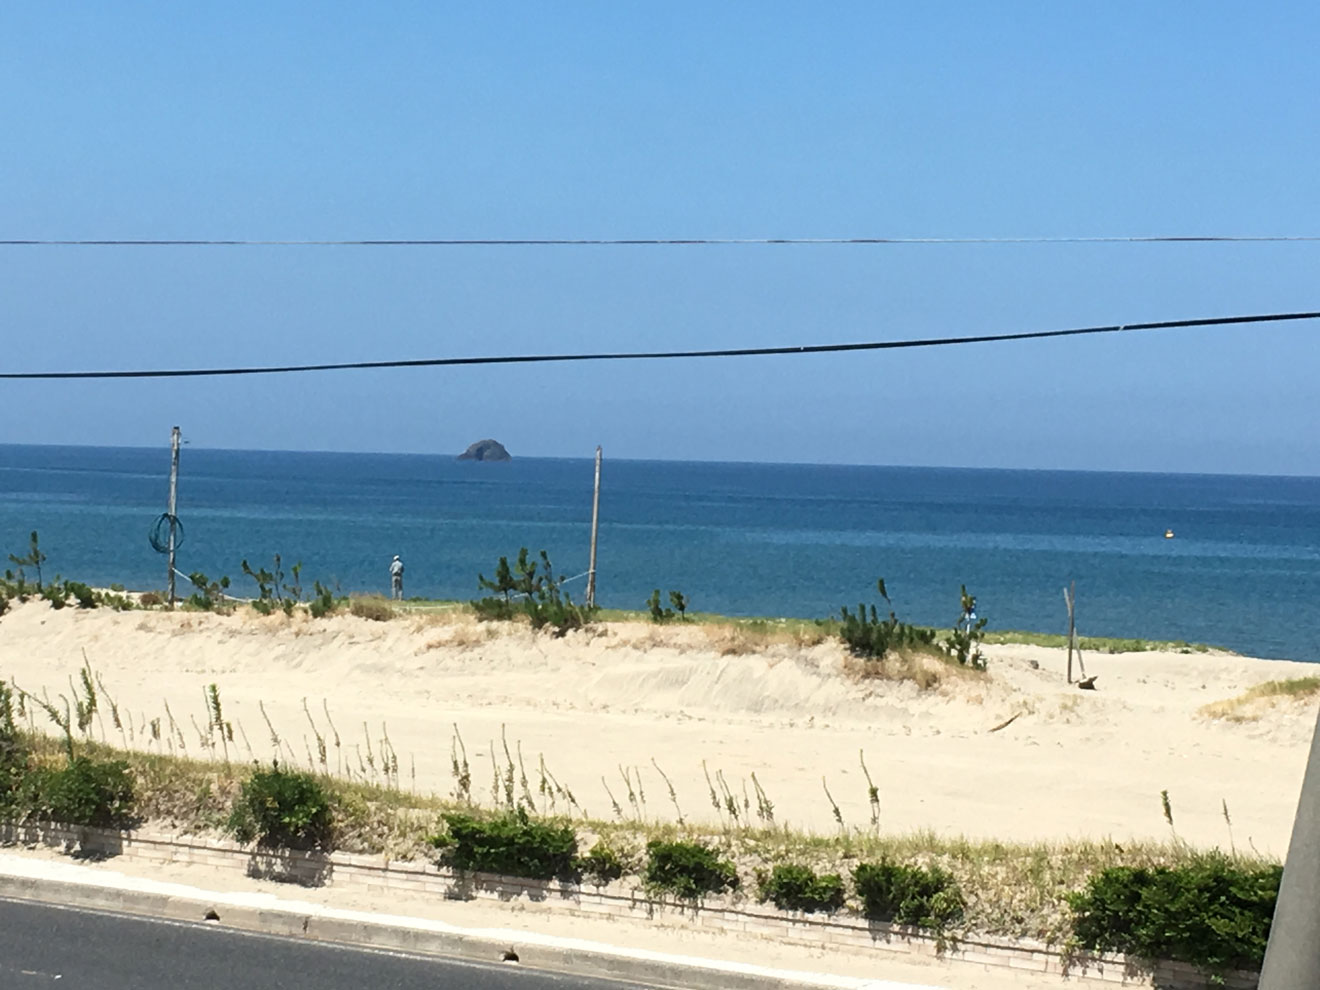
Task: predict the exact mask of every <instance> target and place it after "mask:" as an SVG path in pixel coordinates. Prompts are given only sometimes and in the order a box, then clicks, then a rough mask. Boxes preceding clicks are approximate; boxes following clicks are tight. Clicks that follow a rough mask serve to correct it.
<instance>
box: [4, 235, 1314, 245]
mask: <svg viewBox="0 0 1320 990" xmlns="http://www.w3.org/2000/svg"><path fill="white" fill-rule="evenodd" d="M1280 241H1320V234H1297V235H1292V234H1261V235H1249V234H1224V235H1199V234H1194V235H1187V234H1149V235H1145V234H1138V235H1119V236H1094V237H1091V236H1077V237H513V238H498V237H482V238H478V237H452V238H381V239H365V240H246V239H210V238H184V239H177V240H171V239H157V238H143V239H134V238H98V239H70V240H47V239H38V238H10V239H6V240H0V247H647V246H650V247H682V246H690V245H703V244H705V245H732V246H738V245H750V244H790V245H821V244H1219V243H1223V244H1243V243H1246V244H1254V243H1273V242H1280Z"/></svg>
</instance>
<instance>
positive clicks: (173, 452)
mask: <svg viewBox="0 0 1320 990" xmlns="http://www.w3.org/2000/svg"><path fill="white" fill-rule="evenodd" d="M178 507H179V428H178V427H177V426H176V427H174V430H173V432H172V433H171V434H170V550H169V560H170V574H169V589H170V608H173V607H174V536H175V526H176V523H177V519H176V516H177V511H176V510H177V509H178Z"/></svg>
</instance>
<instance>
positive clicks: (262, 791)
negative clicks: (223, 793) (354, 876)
mask: <svg viewBox="0 0 1320 990" xmlns="http://www.w3.org/2000/svg"><path fill="white" fill-rule="evenodd" d="M333 825H334V816H333V811H332V808H331V804H330V795H329V793H328V792H327V790H326V788H325V787H324V786H323V785H322V783H321V781H320V780H319V779H318V778H316V777H314V776H312V775H311V774H310V773H303V772H302V771H300V770H285V769H284V768H282V767H281V766H280V765H279V764H278V763H274V764H272V765H271V768H270V769H269V770H266V769H262V768H258V769H256V770H255V771H253V773H252V776H251V777H249V778H248V779H247V780H245V781H243V784H242V787H241V788H240V789H239V794H238V797H237V798H235V799H234V804H233V807H232V808H231V809H230V813H229V821H228V822H227V830H228V831H229V833H230V834H231V835H233V836H234V838H236V839H237V840H238V841H239V842H254V841H255V842H256V843H257V844H258V845H261V846H270V847H276V848H287V849H329V848H330V845H331V840H332V837H333Z"/></svg>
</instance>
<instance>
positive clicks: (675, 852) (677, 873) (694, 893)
mask: <svg viewBox="0 0 1320 990" xmlns="http://www.w3.org/2000/svg"><path fill="white" fill-rule="evenodd" d="M646 857H647V858H646V867H645V869H644V870H643V872H642V881H643V882H644V883H645V884H646V886H648V887H650V888H651V889H653V890H657V891H663V892H665V893H670V894H674V895H676V896H678V897H683V898H687V899H689V900H696V899H697V898H699V897H701V896H702V895H704V894H717V893H721V892H722V891H725V890H733V889H735V888H736V887H737V886H738V871H737V870H736V869H735V868H734V865H733V864H732V863H731V862H729V861H728V860H725V859H721V858H720V856H719V853H717V852H716V851H715V850H714V849H712V848H711V847H710V846H707V845H706V844H704V843H702V842H688V841H683V840H679V841H675V842H664V841H661V840H659V839H656V840H652V841H651V842H648V843H647V844H646Z"/></svg>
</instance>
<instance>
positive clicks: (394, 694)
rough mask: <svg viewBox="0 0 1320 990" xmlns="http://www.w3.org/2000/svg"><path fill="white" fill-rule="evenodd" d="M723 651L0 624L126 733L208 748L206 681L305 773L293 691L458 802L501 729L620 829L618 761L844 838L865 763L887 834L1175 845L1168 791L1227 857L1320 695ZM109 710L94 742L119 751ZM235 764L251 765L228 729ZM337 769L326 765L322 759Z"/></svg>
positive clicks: (1034, 651) (1160, 661) (23, 661)
mask: <svg viewBox="0 0 1320 990" xmlns="http://www.w3.org/2000/svg"><path fill="white" fill-rule="evenodd" d="M730 648H731V647H730V643H729V640H728V638H727V636H726V635H725V634H724V633H720V632H718V631H715V632H712V631H710V630H709V629H707V628H704V627H699V626H677V625H671V626H667V627H664V628H656V627H653V626H651V625H648V624H640V623H635V624H634V623H629V624H611V625H609V626H606V627H603V628H601V629H599V630H596V631H590V632H586V633H579V634H573V635H570V636H568V637H566V638H564V639H553V638H550V637H548V636H545V635H534V634H533V633H531V632H530V631H529V630H526V629H524V628H512V627H503V628H501V627H494V626H482V625H479V624H477V623H475V622H474V621H472V620H471V619H450V620H445V619H441V618H399V619H395V620H393V621H390V622H387V623H380V622H371V621H367V620H365V619H358V618H354V617H351V616H339V617H335V618H333V619H329V620H322V621H314V620H311V619H309V618H307V617H305V616H304V617H295V618H293V619H289V618H286V617H285V616H283V615H276V616H272V617H269V618H261V617H258V616H255V615H252V614H240V615H235V616H216V615H210V614H200V613H174V614H170V613H160V612H127V613H115V612H110V611H108V610H104V609H102V610H97V611H89V612H82V611H78V610H76V609H72V608H68V609H64V610H62V611H52V610H51V609H50V608H49V607H48V606H47V605H45V604H44V603H35V602H34V603H29V604H27V605H21V606H17V605H16V606H14V607H13V609H12V610H11V611H10V612H9V613H6V614H5V615H4V616H2V617H0V678H3V679H6V680H12V681H15V682H17V684H18V685H19V686H20V687H22V688H23V689H24V690H26V691H29V692H34V693H37V694H40V693H41V691H42V690H43V689H45V690H46V691H48V692H49V693H50V696H51V697H52V698H53V697H55V696H56V695H58V694H60V693H63V694H66V695H67V694H68V693H69V690H70V687H69V678H70V677H71V676H73V677H75V678H76V676H77V671H78V669H79V668H80V667H81V666H82V664H83V657H84V652H85V654H86V657H87V659H88V660H89V661H90V663H91V665H92V667H93V669H94V670H95V671H96V673H97V674H98V675H100V677H101V679H102V680H103V682H104V684H105V686H106V687H107V688H108V690H109V692H110V694H111V695H112V696H113V697H114V698H115V700H116V701H117V703H118V705H119V707H120V709H121V711H124V712H129V713H132V718H133V722H134V725H135V726H136V727H137V728H138V729H139V730H140V729H141V727H142V725H143V723H144V722H145V721H146V720H149V719H151V718H155V717H158V716H162V717H163V716H164V714H165V703H166V702H168V704H169V707H170V709H171V711H172V712H173V714H174V717H175V718H176V719H177V721H178V722H179V724H180V725H181V727H182V732H183V734H184V738H185V739H186V741H187V746H188V753H189V755H193V756H198V755H206V754H205V753H203V752H202V751H201V750H200V748H199V746H198V734H197V732H196V731H195V730H194V727H193V724H192V722H193V720H195V721H196V723H197V724H199V725H202V726H205V724H206V721H207V717H206V714H205V708H204V706H203V690H204V688H205V686H206V685H208V684H211V683H215V684H217V685H218V686H219V689H220V695H221V699H222V702H223V705H224V712H225V717H226V718H227V719H229V720H231V721H233V722H234V723H235V725H236V726H238V725H241V727H242V729H243V730H244V731H245V733H246V736H247V738H248V740H250V742H251V748H252V750H253V751H254V754H255V756H256V757H257V758H260V759H263V760H264V759H269V758H270V757H271V756H272V755H273V752H274V751H273V748H272V745H271V741H270V733H269V731H268V730H267V728H266V726H265V723H264V721H263V719H262V716H261V714H260V712H259V710H258V702H259V701H263V702H264V703H265V708H266V711H267V712H268V713H269V715H270V717H271V719H272V721H273V722H274V725H275V727H276V729H277V730H278V731H279V733H280V734H281V735H282V736H283V737H284V739H285V740H286V743H290V744H292V747H293V750H294V752H295V753H296V754H297V757H298V760H299V761H300V762H302V763H304V764H305V763H306V762H307V748H306V747H307V744H306V742H305V741H304V740H305V739H310V738H311V735H312V733H311V729H310V727H309V726H308V724H307V719H306V716H305V715H304V713H303V708H302V706H303V699H306V701H307V703H308V705H309V706H310V709H311V711H312V713H313V714H314V715H315V717H316V720H317V723H318V725H319V726H320V728H321V730H322V731H323V732H325V731H326V724H325V716H324V714H323V708H322V706H323V703H325V704H328V706H329V710H330V713H331V715H332V716H333V717H334V720H335V723H336V725H337V726H338V730H339V732H340V734H341V736H342V738H343V741H344V749H343V750H342V751H341V752H342V753H343V754H344V760H345V762H346V763H348V764H350V765H351V766H352V767H353V768H354V769H356V768H357V766H358V750H357V749H356V748H355V747H357V748H360V750H361V753H362V757H363V758H365V756H366V751H367V750H366V745H365V740H366V737H367V731H369V734H370V738H371V741H372V749H373V751H377V750H378V749H379V740H380V738H381V736H382V725H385V726H386V727H387V730H388V735H389V739H390V740H391V742H392V744H393V746H394V748H395V750H396V751H397V752H398V754H399V765H400V773H401V777H402V785H403V786H404V787H408V786H411V783H412V781H411V777H412V770H411V768H412V767H413V765H414V763H415V773H416V777H415V786H416V788H417V789H418V790H419V791H421V790H424V791H433V792H437V793H441V794H445V793H451V792H452V790H453V787H454V781H453V777H452V774H451V767H450V745H451V738H452V728H451V724H452V723H457V724H458V726H459V728H460V730H461V732H462V735H463V738H464V740H466V744H467V749H468V755H469V759H470V761H471V765H472V772H473V793H474V796H475V797H477V798H478V799H484V800H486V801H489V800H490V791H491V765H490V753H491V747H492V743H493V744H494V747H495V751H496V755H497V758H498V759H499V761H500V762H501V763H503V751H502V748H501V744H500V741H499V740H500V732H501V727H507V735H508V740H509V744H510V746H511V747H516V744H517V743H519V742H520V743H521V745H522V752H523V755H524V758H525V760H526V763H527V767H528V772H529V776H531V777H532V778H533V781H532V786H533V789H535V787H536V783H535V772H534V768H535V766H536V764H537V760H538V756H539V755H541V754H543V755H544V758H545V760H546V764H547V765H548V767H549V768H550V770H551V771H552V772H553V773H554V774H555V776H556V777H557V778H558V779H559V780H560V782H561V783H563V784H564V785H566V786H568V787H569V788H570V789H571V790H572V791H573V792H574V794H575V795H576V797H577V800H578V801H579V802H580V803H581V804H582V805H583V806H585V808H586V809H587V811H589V812H590V813H591V814H592V815H593V816H596V817H603V818H608V817H610V816H611V815H612V810H611V803H610V798H609V797H608V796H607V793H606V790H605V787H604V786H603V785H602V782H601V778H602V777H604V778H605V779H606V780H607V781H608V783H609V787H610V790H612V791H613V794H614V796H615V798H616V799H617V800H618V801H619V803H620V804H621V805H623V806H624V810H625V812H629V813H630V812H631V809H629V807H628V802H627V798H626V793H627V788H626V786H625V785H624V782H623V779H622V777H621V774H620V767H624V768H637V770H638V772H639V773H640V778H641V782H642V787H643V790H644V792H645V801H646V809H645V810H646V814H647V816H648V817H651V818H661V819H672V818H673V817H674V808H673V805H672V804H671V803H670V801H669V797H668V792H667V790H666V788H665V786H664V784H663V782H662V780H661V779H660V776H659V774H658V773H657V772H656V770H655V769H654V767H653V765H652V760H653V759H654V760H655V761H656V762H657V763H658V764H659V766H660V767H661V768H662V769H663V770H664V771H665V772H666V773H667V774H668V776H669V777H670V779H671V780H672V781H673V784H674V787H675V789H676V791H677V796H678V802H679V804H680V805H681V807H682V810H683V813H684V814H685V815H686V816H687V817H688V818H689V819H704V820H709V821H718V818H719V816H718V813H717V812H716V810H715V809H714V808H712V806H711V802H710V797H709V793H708V788H707V785H706V780H705V777H704V775H703V770H702V763H703V761H704V762H705V764H706V766H707V767H708V768H709V771H710V773H711V774H712V776H713V775H715V774H716V772H717V771H722V772H723V775H724V779H725V780H726V781H727V782H728V784H729V786H730V788H731V790H732V791H733V792H734V793H735V794H736V795H737V796H738V797H739V798H740V799H741V796H742V793H743V788H744V786H745V784H746V783H747V782H748V780H749V778H750V775H751V774H752V773H753V772H755V774H756V776H757V779H758V780H759V782H760V783H761V785H762V786H763V787H764V789H765V792H766V794H767V795H768V796H769V798H770V799H771V800H772V801H773V802H774V814H775V820H776V822H777V823H779V824H784V823H787V824H790V825H792V826H796V827H799V828H803V829H811V830H815V831H818V832H822V833H828V832H831V831H834V830H836V829H837V825H836V824H835V822H834V818H833V814H832V811H831V807H830V804H829V801H828V800H827V799H826V796H825V793H824V790H823V788H822V782H821V779H822V777H824V778H825V780H826V781H827V783H828V786H829V790H830V792H831V793H832V794H833V796H834V798H835V800H836V801H837V802H838V804H839V806H840V808H841V810H842V814H843V817H844V820H845V822H846V823H847V825H848V826H850V827H851V826H863V827H864V826H866V825H867V824H868V822H869V819H870V811H869V805H868V801H867V787H866V782H865V779H864V778H863V775H862V771H861V767H860V765H859V760H858V754H859V751H864V752H865V756H866V763H867V766H868V767H869V769H870V772H871V775H872V777H873V778H874V780H875V783H876V785H877V786H878V788H879V794H880V804H881V825H882V828H884V829H885V830H887V831H907V830H913V829H930V830H933V831H935V832H938V833H941V834H945V835H960V834H961V835H967V836H970V837H980V838H993V839H998V840H1005V841H1028V840H1064V839H1068V838H1077V837H1092V838H1099V837H1106V836H1108V837H1113V838H1115V839H1124V838H1133V837H1149V838H1157V839H1158V838H1167V837H1168V834H1169V829H1168V825H1167V824H1166V823H1165V821H1164V818H1163V815H1162V812H1161V805H1160V791H1162V790H1166V789H1167V790H1168V792H1169V796H1170V799H1171V801H1172V805H1173V811H1174V820H1175V825H1176V827H1177V834H1178V835H1179V836H1180V837H1181V838H1183V839H1185V840H1187V841H1189V842H1192V843H1194V844H1198V845H1204V846H1210V845H1219V846H1224V847H1227V846H1228V844H1229V841H1230V837H1229V830H1228V827H1227V825H1226V823H1225V821H1224V817H1223V810H1222V802H1225V801H1226V802H1227V804H1228V808H1229V810H1230V812H1231V815H1232V819H1233V840H1234V841H1235V842H1236V843H1237V845H1238V846H1240V847H1245V846H1247V845H1248V844H1251V845H1252V846H1254V847H1255V848H1256V849H1257V850H1259V851H1260V852H1262V853H1267V854H1273V855H1275V856H1282V855H1283V853H1284V852H1285V851H1286V848H1287V842H1288V836H1289V832H1290V830H1291V827H1292V819H1293V812H1294V809H1295V806H1296V801H1297V794H1298V789H1299V787H1300V782H1301V776H1302V771H1303V768H1304V766H1305V761H1306V754H1307V747H1308V744H1309V741H1310V738H1311V731H1312V727H1313V725H1314V723H1315V716H1316V704H1315V702H1292V701H1285V702H1281V703H1277V704H1275V705H1272V706H1269V707H1268V708H1267V709H1266V710H1265V711H1264V712H1263V714H1262V715H1261V717H1259V718H1258V719H1256V720H1253V721H1247V722H1240V723H1237V722H1227V721H1211V720H1208V719H1206V718H1204V717H1202V716H1200V715H1198V714H1197V712H1198V709H1199V708H1200V707H1201V706H1203V705H1205V704H1206V703H1208V702H1212V701H1219V700H1222V699H1225V698H1230V697H1232V696H1235V695H1237V694H1239V693H1240V692H1242V691H1244V690H1246V689H1247V688H1249V687H1251V686H1252V685H1255V684H1258V683H1261V682H1263V681H1266V680H1271V679H1277V678H1287V677H1299V676H1308V675H1312V674H1314V673H1315V672H1316V671H1317V668H1316V667H1315V666H1313V665H1310V664H1302V663H1290V662H1285V661H1268V660H1253V659H1249V658H1244V657H1238V656H1233V655H1226V654H1191V655H1183V654H1178V653H1133V654H1118V655H1088V657H1087V670H1088V673H1092V674H1098V675H1099V677H1098V681H1097V688H1098V690H1096V691H1094V692H1085V691H1079V690H1078V689H1077V688H1076V687H1070V686H1068V685H1067V684H1066V683H1065V682H1064V663H1065V659H1064V654H1063V652H1062V651H1061V650H1057V649H1046V648H1041V647H1029V646H994V647H988V648H987V650H986V652H987V655H988V657H989V660H990V670H989V673H988V675H986V676H984V677H978V676H974V675H971V674H966V673H963V672H960V671H954V672H953V673H954V674H955V675H961V676H951V677H945V678H944V679H943V681H942V682H941V683H940V684H939V685H938V686H936V687H934V688H930V689H927V690H921V689H919V688H918V687H917V686H916V685H915V684H913V683H911V682H894V681H887V680H874V679H873V680H858V679H856V678H854V677H851V676H849V675H847V674H846V673H845V671H844V668H845V666H847V664H848V661H847V659H846V657H845V654H844V652H843V650H842V649H841V648H840V646H839V645H838V644H837V642H833V641H831V642H826V643H821V644H819V645H815V646H809V647H808V646H799V645H794V644H792V643H789V642H785V643H779V644H769V645H762V646H761V647H760V648H758V649H756V650H754V651H753V652H750V653H732V654H729V655H725V651H727V650H729V649H730ZM1015 714H1017V715H1018V718H1017V719H1016V720H1015V721H1014V722H1013V723H1012V724H1011V725H1008V726H1007V727H1005V728H1003V729H1001V730H1000V731H997V732H991V731H990V730H991V729H992V728H993V727H995V726H997V725H999V724H1000V723H1002V722H1004V721H1005V720H1006V719H1008V718H1009V717H1010V716H1013V715H1015ZM105 721H106V724H105V725H104V727H103V728H102V727H97V728H95V729H94V733H95V735H96V736H97V737H98V738H99V737H100V735H101V733H102V732H103V731H105V732H108V739H109V741H112V742H114V741H117V740H118V736H119V733H117V732H115V731H114V729H113V728H111V727H110V725H109V724H108V716H107V717H106V719H105ZM364 722H365V723H366V726H367V730H366V731H364V727H363V723H364ZM137 742H138V743H139V744H141V742H142V735H141V734H139V735H138V736H137ZM151 745H154V746H156V747H159V746H160V745H161V744H151ZM314 746H315V743H314V741H313V742H312V747H313V748H314ZM231 757H233V758H235V759H246V758H248V751H247V749H246V748H245V747H244V746H243V744H242V742H241V739H240V741H239V742H238V743H237V744H236V745H234V746H233V747H231ZM217 758H218V757H217ZM285 758H287V753H286V754H285ZM329 761H330V765H331V768H332V769H333V768H334V766H335V763H336V756H335V754H334V751H333V749H332V750H331V755H330V757H329ZM749 789H750V788H749ZM750 817H751V818H752V819H753V821H754V820H755V798H754V796H753V798H752V812H751V815H750Z"/></svg>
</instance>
